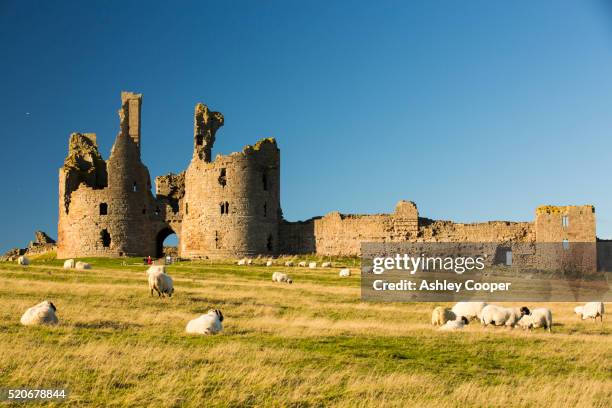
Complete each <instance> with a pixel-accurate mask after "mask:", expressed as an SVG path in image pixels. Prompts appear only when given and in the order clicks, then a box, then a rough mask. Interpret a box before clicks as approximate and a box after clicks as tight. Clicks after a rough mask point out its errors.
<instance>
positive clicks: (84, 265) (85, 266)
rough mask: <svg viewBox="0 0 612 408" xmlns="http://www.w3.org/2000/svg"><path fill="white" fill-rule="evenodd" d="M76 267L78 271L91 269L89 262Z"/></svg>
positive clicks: (78, 263) (80, 263)
mask: <svg viewBox="0 0 612 408" xmlns="http://www.w3.org/2000/svg"><path fill="white" fill-rule="evenodd" d="M74 267H75V268H76V269H91V265H90V264H88V263H87V262H82V261H79V262H77V263H76V265H74Z"/></svg>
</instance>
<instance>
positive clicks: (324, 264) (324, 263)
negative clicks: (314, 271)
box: [321, 262, 332, 268]
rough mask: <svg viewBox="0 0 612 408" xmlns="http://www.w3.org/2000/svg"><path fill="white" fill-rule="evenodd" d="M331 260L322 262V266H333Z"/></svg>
mask: <svg viewBox="0 0 612 408" xmlns="http://www.w3.org/2000/svg"><path fill="white" fill-rule="evenodd" d="M331 266H332V265H331V262H323V263H322V264H321V268H331Z"/></svg>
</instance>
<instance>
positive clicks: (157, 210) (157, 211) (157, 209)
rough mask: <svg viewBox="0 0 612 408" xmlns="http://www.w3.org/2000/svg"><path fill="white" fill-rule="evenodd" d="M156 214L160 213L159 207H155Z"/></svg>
mask: <svg viewBox="0 0 612 408" xmlns="http://www.w3.org/2000/svg"><path fill="white" fill-rule="evenodd" d="M155 215H159V207H157V208H156V209H155Z"/></svg>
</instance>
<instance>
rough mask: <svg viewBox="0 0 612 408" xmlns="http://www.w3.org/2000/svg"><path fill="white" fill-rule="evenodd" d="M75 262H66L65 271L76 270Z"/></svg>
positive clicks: (71, 260)
mask: <svg viewBox="0 0 612 408" xmlns="http://www.w3.org/2000/svg"><path fill="white" fill-rule="evenodd" d="M74 267H75V262H74V259H66V260H65V261H64V269H74Z"/></svg>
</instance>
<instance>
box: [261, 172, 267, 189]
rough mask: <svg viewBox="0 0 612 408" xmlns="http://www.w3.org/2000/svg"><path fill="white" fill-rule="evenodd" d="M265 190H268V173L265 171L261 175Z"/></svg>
mask: <svg viewBox="0 0 612 408" xmlns="http://www.w3.org/2000/svg"><path fill="white" fill-rule="evenodd" d="M261 182H262V184H263V189H264V191H268V175H267V174H266V173H265V172H264V174H262V176H261Z"/></svg>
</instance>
